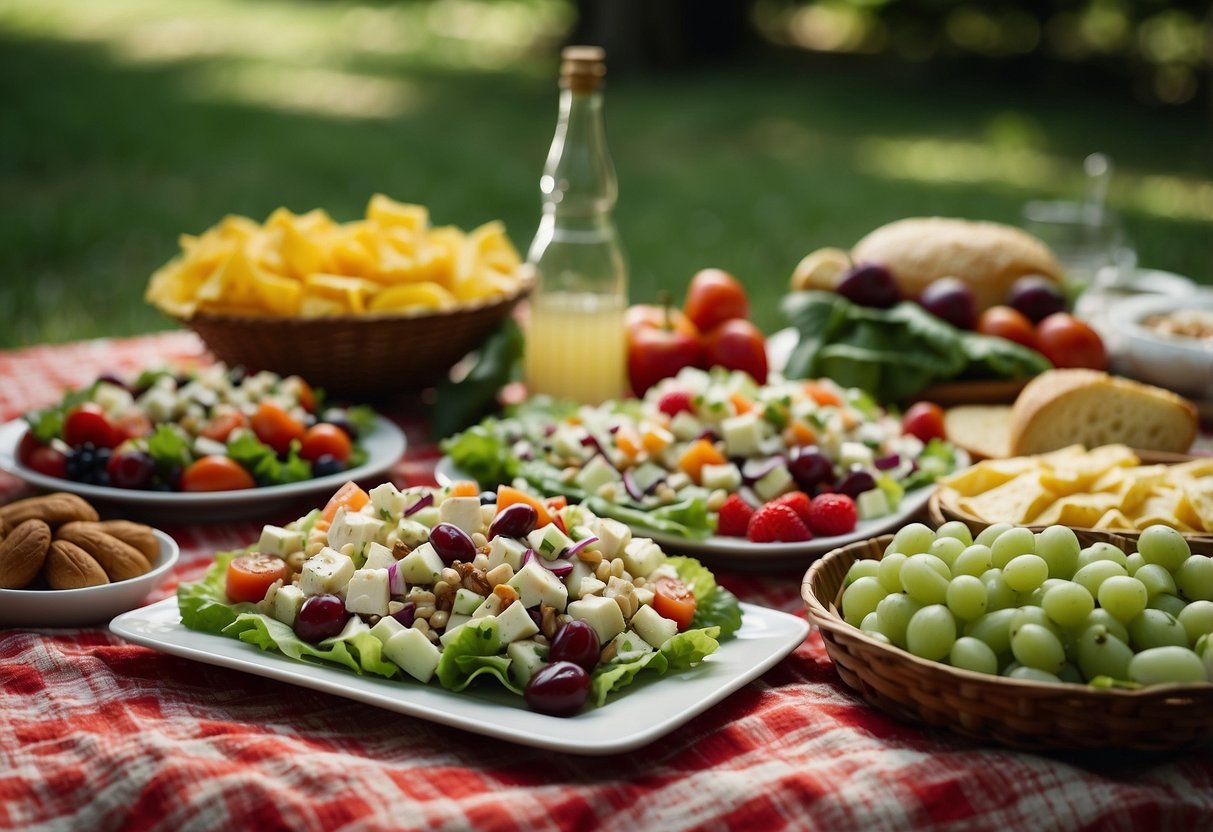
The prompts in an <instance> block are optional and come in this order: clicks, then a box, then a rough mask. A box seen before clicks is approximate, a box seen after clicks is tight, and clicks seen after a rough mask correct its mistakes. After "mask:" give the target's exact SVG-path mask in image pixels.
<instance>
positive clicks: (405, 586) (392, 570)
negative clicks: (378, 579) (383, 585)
mask: <svg viewBox="0 0 1213 832" xmlns="http://www.w3.org/2000/svg"><path fill="white" fill-rule="evenodd" d="M399 566H400V564H399V563H393V564H392V565H391V566H389V567H388V568H387V585H388V591H389V592H391V593H392V595H403V594H404V593H406V592H408V591H409V583H408V581H406V580H405V579H404V574H403V573H402V572H401V571H400V569H399Z"/></svg>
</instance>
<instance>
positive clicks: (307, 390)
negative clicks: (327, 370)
mask: <svg viewBox="0 0 1213 832" xmlns="http://www.w3.org/2000/svg"><path fill="white" fill-rule="evenodd" d="M299 406H300V407H302V408H303V409H304V410H306V411H307V412H308V413H315V412H316V391H314V390H312V385H310V384H308V383H307V382H306V381H304V380H303V379H299Z"/></svg>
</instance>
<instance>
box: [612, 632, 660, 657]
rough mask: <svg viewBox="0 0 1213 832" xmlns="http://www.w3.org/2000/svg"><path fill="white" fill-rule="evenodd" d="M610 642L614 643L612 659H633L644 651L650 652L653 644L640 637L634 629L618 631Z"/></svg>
mask: <svg viewBox="0 0 1213 832" xmlns="http://www.w3.org/2000/svg"><path fill="white" fill-rule="evenodd" d="M611 643H612V644H614V645H615V659H614V661H624V662H630V661H635V660H636V659H639V658H640V657H641V656H643V655H644V654H645V653H652V652H653V650H654V647H653V645H651V644H649V643H648V642H647V641H645V640H644V639H643V638H641V637H640V635H639V634H638V633H637V632H636V631H635V630H626V631H624V632H622V633H620V634H619V635H617V636H615V638H614V639H613V640H612V641H611Z"/></svg>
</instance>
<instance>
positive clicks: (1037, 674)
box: [1004, 665, 1061, 685]
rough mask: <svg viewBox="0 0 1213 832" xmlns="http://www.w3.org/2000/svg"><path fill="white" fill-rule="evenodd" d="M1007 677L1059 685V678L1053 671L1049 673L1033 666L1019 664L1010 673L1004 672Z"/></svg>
mask: <svg viewBox="0 0 1213 832" xmlns="http://www.w3.org/2000/svg"><path fill="white" fill-rule="evenodd" d="M1004 675H1005V676H1006V677H1007V678H1009V679H1019V680H1020V681H1023V682H1044V683H1046V684H1051V685H1060V684H1061V678H1060V677H1058V676H1057V674H1055V673H1049V672H1048V671H1047V670H1039V669H1037V668H1035V667H1027V666H1026V665H1020V666H1019V667H1017V668H1015V669H1014V670H1012V671H1011V672H1010V673H1007V674H1004Z"/></svg>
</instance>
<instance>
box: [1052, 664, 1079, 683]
mask: <svg viewBox="0 0 1213 832" xmlns="http://www.w3.org/2000/svg"><path fill="white" fill-rule="evenodd" d="M1057 678H1059V679H1061V680H1062V681H1063V682H1069V683H1070V684H1072V685H1081V684H1082V683H1083V681H1084V680H1083V678H1082V673H1080V672H1079V670H1078V668H1077V667H1075V666H1074V665H1072V664H1070V663H1069V662H1066V663H1065V664H1063V665H1062V666H1061V670H1059V671H1058V672H1057Z"/></svg>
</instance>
